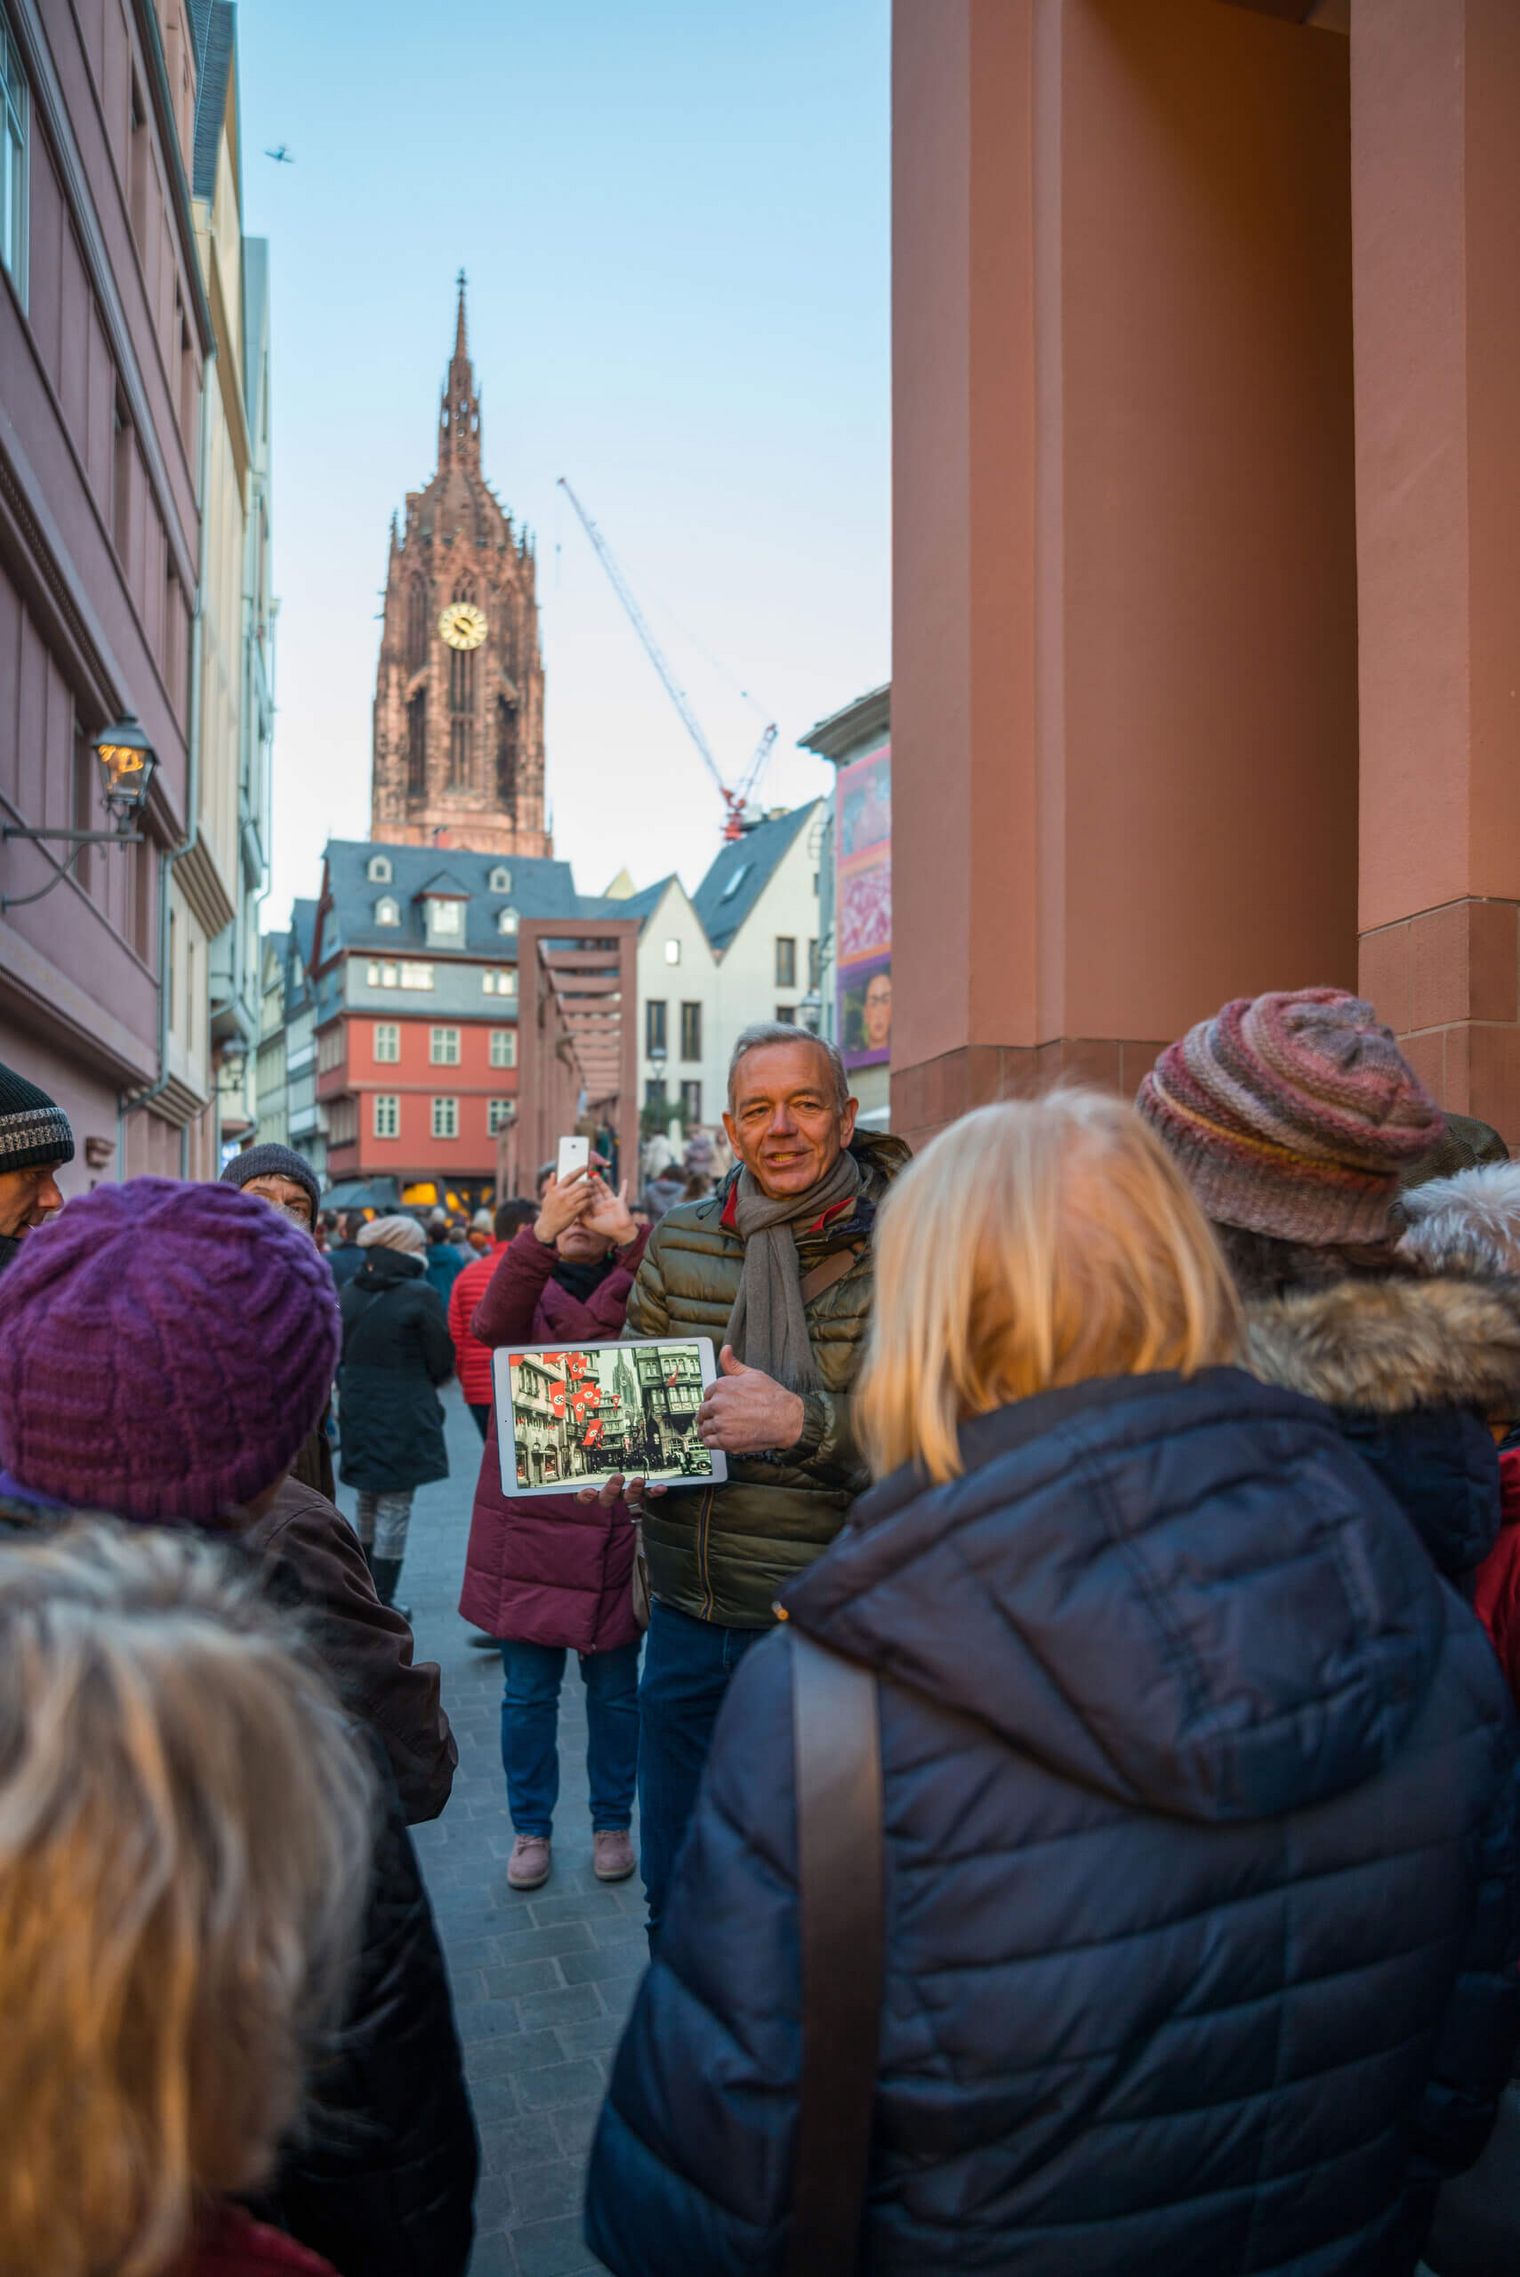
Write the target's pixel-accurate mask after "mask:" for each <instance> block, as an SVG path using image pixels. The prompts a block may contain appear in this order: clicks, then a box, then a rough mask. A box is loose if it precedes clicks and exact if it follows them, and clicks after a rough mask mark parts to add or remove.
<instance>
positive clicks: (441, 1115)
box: [433, 1099, 459, 1138]
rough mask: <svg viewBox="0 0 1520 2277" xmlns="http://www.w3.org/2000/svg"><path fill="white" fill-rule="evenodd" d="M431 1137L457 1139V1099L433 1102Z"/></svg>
mask: <svg viewBox="0 0 1520 2277" xmlns="http://www.w3.org/2000/svg"><path fill="white" fill-rule="evenodd" d="M433 1136H434V1138H458V1136H459V1101H458V1100H457V1099H435V1100H434V1101H433Z"/></svg>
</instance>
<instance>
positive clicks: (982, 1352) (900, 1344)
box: [860, 1091, 1240, 1480]
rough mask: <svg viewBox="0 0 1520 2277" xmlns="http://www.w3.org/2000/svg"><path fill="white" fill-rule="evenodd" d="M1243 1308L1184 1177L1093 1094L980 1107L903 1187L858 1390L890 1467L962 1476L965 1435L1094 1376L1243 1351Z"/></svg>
mask: <svg viewBox="0 0 1520 2277" xmlns="http://www.w3.org/2000/svg"><path fill="white" fill-rule="evenodd" d="M1239 1341H1240V1314H1239V1307H1238V1302H1237V1299H1236V1296H1235V1291H1234V1288H1233V1286H1232V1284H1231V1282H1230V1278H1229V1275H1228V1274H1227V1272H1226V1270H1225V1267H1224V1262H1223V1260H1222V1258H1221V1257H1220V1254H1219V1251H1218V1248H1217V1246H1216V1244H1215V1242H1214V1239H1213V1236H1212V1235H1211V1233H1210V1232H1209V1229H1208V1226H1207V1224H1206V1223H1205V1221H1204V1218H1203V1216H1202V1213H1201V1212H1200V1210H1199V1208H1198V1205H1197V1203H1196V1202H1195V1201H1194V1200H1193V1198H1192V1195H1191V1194H1190V1193H1189V1192H1188V1189H1187V1185H1186V1183H1185V1182H1184V1180H1183V1178H1182V1176H1181V1173H1180V1172H1179V1171H1178V1170H1177V1168H1176V1167H1175V1165H1174V1164H1173V1162H1172V1160H1171V1157H1170V1156H1169V1155H1168V1154H1167V1152H1166V1150H1165V1148H1164V1147H1163V1146H1162V1145H1161V1144H1160V1143H1159V1141H1158V1140H1157V1139H1156V1138H1155V1137H1154V1136H1153V1135H1152V1133H1151V1132H1150V1131H1149V1130H1147V1128H1146V1126H1145V1125H1144V1123H1142V1122H1141V1120H1140V1118H1139V1116H1138V1115H1137V1114H1135V1112H1134V1111H1133V1109H1132V1108H1129V1107H1126V1106H1124V1105H1123V1104H1122V1103H1121V1102H1120V1101H1119V1100H1117V1099H1112V1098H1109V1097H1107V1096H1106V1095H1104V1094H1101V1093H1098V1092H1092V1091H1057V1092H1052V1093H1051V1094H1050V1095H1049V1096H1048V1097H1046V1098H1043V1099H1032V1100H1019V1101H1012V1102H1009V1103H1007V1104H1005V1105H1003V1106H996V1107H979V1108H978V1109H977V1110H976V1112H975V1113H974V1114H970V1115H966V1116H963V1117H962V1119H961V1120H960V1122H958V1123H953V1124H952V1125H951V1126H950V1128H949V1129H948V1130H946V1131H942V1132H941V1133H940V1135H939V1137H938V1138H936V1139H935V1140H934V1141H933V1143H932V1144H931V1145H930V1146H928V1147H926V1148H925V1150H924V1152H923V1153H922V1154H921V1155H920V1156H919V1157H918V1159H917V1160H916V1161H915V1162H914V1163H913V1164H912V1165H911V1166H910V1167H909V1169H908V1170H907V1171H906V1172H905V1173H904V1175H903V1176H902V1177H901V1178H900V1179H899V1180H898V1181H897V1183H896V1185H895V1186H894V1187H893V1189H892V1192H891V1194H890V1196H889V1197H888V1200H887V1202H886V1205H885V1207H884V1209H883V1212H882V1217H881V1221H880V1225H879V1228H878V1232H877V1239H876V1293H875V1298H874V1302H873V1306H872V1320H871V1331H870V1340H869V1346H868V1351H867V1357H866V1364H865V1370H864V1373H863V1377H862V1382H861V1390H860V1411H861V1417H862V1426H863V1432H864V1440H865V1445H866V1448H867V1451H868V1453H869V1455H870V1458H871V1463H872V1467H873V1468H874V1469H875V1471H876V1472H877V1474H878V1476H880V1475H881V1474H883V1473H885V1472H887V1471H890V1470H895V1469H896V1468H897V1466H898V1465H899V1464H900V1463H907V1462H914V1463H917V1464H918V1465H919V1466H920V1467H921V1468H922V1469H923V1470H924V1471H925V1472H927V1474H928V1476H929V1477H930V1478H932V1479H937V1480H943V1479H949V1478H954V1477H957V1476H958V1475H959V1473H960V1471H961V1468H962V1464H961V1456H960V1450H959V1447H958V1444H957V1426H958V1425H959V1424H960V1423H961V1422H962V1421H963V1420H964V1419H965V1418H966V1417H968V1416H972V1415H982V1414H985V1413H987V1411H988V1410H989V1409H992V1408H995V1407H1002V1406H1005V1405H1007V1404H1008V1403H1009V1402H1010V1401H1012V1400H1018V1399H1027V1398H1028V1397H1029V1396H1030V1394H1031V1393H1033V1392H1041V1391H1050V1390H1053V1389H1055V1388H1056V1387H1058V1386H1060V1385H1063V1384H1078V1383H1084V1382H1086V1381H1087V1380H1088V1378H1090V1377H1094V1376H1139V1375H1146V1374H1148V1373H1150V1372H1151V1371H1152V1370H1154V1369H1160V1368H1176V1369H1178V1370H1180V1371H1181V1373H1182V1374H1183V1375H1192V1374H1193V1373H1194V1372H1195V1371H1196V1370H1197V1369H1199V1368H1205V1367H1209V1366H1211V1365H1214V1364H1217V1363H1220V1362H1228V1361H1231V1360H1233V1359H1234V1358H1235V1356H1236V1353H1237V1351H1238V1349H1239Z"/></svg>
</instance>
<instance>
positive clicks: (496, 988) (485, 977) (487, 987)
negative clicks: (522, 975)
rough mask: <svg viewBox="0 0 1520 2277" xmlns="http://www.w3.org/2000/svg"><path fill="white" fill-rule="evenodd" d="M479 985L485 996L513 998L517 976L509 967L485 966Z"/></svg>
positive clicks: (515, 991)
mask: <svg viewBox="0 0 1520 2277" xmlns="http://www.w3.org/2000/svg"><path fill="white" fill-rule="evenodd" d="M480 985H481V988H482V990H483V991H484V993H485V994H486V995H487V996H515V995H516V994H517V974H516V973H515V972H514V971H513V969H512V967H511V966H510V965H487V967H486V969H485V971H484V972H483V973H482V974H481V976H480Z"/></svg>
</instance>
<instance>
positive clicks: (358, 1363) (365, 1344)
mask: <svg viewBox="0 0 1520 2277" xmlns="http://www.w3.org/2000/svg"><path fill="white" fill-rule="evenodd" d="M359 1242H360V1246H361V1248H362V1249H363V1250H364V1253H365V1257H364V1264H363V1266H362V1268H361V1269H360V1271H359V1272H358V1273H357V1274H356V1275H355V1276H354V1278H353V1280H352V1281H350V1283H349V1284H348V1287H347V1288H346V1289H345V1290H344V1291H343V1295H342V1300H341V1301H342V1308H343V1365H342V1367H341V1369H340V1370H339V1373H338V1395H339V1400H340V1413H341V1428H342V1455H341V1460H340V1464H339V1470H340V1473H341V1476H342V1479H343V1483H344V1485H345V1486H352V1487H357V1489H358V1494H359V1505H358V1526H359V1539H360V1541H361V1542H362V1543H363V1545H364V1553H365V1556H366V1557H367V1558H368V1559H369V1563H370V1570H371V1572H372V1573H373V1574H374V1577H375V1590H376V1594H377V1595H378V1596H379V1599H380V1602H381V1604H382V1605H394V1604H395V1603H396V1586H397V1583H398V1582H399V1581H400V1579H401V1564H402V1560H403V1558H404V1557H405V1556H406V1536H407V1528H408V1527H409V1525H410V1524H411V1517H412V1497H413V1496H414V1495H415V1493H416V1491H417V1489H418V1487H419V1486H427V1485H429V1484H430V1483H431V1482H432V1481H433V1480H434V1479H441V1478H447V1477H448V1475H449V1457H448V1449H447V1447H446V1445H445V1443H444V1435H443V1403H442V1401H441V1400H440V1399H439V1397H438V1387H439V1385H440V1384H445V1383H447V1382H448V1380H449V1378H450V1376H451V1375H452V1374H453V1373H454V1347H453V1344H452V1343H451V1341H450V1338H449V1326H448V1322H447V1320H446V1319H445V1318H444V1311H443V1306H442V1305H441V1304H440V1303H439V1301H438V1297H437V1294H436V1292H435V1291H434V1290H432V1289H430V1288H429V1287H428V1285H427V1281H426V1279H425V1278H424V1275H423V1252H424V1250H425V1249H426V1247H427V1242H426V1237H425V1236H424V1234H423V1231H422V1228H421V1226H420V1225H419V1224H418V1223H417V1220H416V1219H415V1218H409V1217H399V1216H398V1217H386V1218H372V1219H371V1221H370V1223H369V1224H368V1225H367V1226H365V1228H364V1230H363V1232H362V1233H361V1234H360V1236H359ZM397 1610H398V1611H400V1612H402V1613H406V1608H405V1607H404V1606H399V1607H398V1608H397ZM406 1617H407V1618H408V1619H410V1615H409V1614H407V1616H406Z"/></svg>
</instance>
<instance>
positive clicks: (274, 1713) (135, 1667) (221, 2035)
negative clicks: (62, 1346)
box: [0, 1523, 373, 2277]
mask: <svg viewBox="0 0 1520 2277" xmlns="http://www.w3.org/2000/svg"><path fill="white" fill-rule="evenodd" d="M372 1800H373V1788H372V1781H371V1775H370V1772H369V1769H368V1760H367V1757H366V1755H365V1753H364V1749H363V1746H362V1744H361V1743H360V1742H358V1741H357V1740H356V1739H355V1738H354V1736H353V1735H352V1733H351V1731H350V1727H349V1725H348V1724H347V1722H346V1721H345V1719H344V1717H343V1716H342V1715H341V1713H340V1711H339V1709H338V1706H337V1703H336V1701H335V1699H334V1696H333V1694H332V1693H331V1691H330V1690H329V1688H328V1686H327V1684H326V1682H325V1680H324V1679H323V1677H322V1676H321V1675H320V1674H319V1673H318V1671H317V1668H316V1666H315V1664H314V1663H313V1661H312V1660H311V1659H310V1658H309V1657H308V1655H307V1653H306V1652H305V1650H304V1648H303V1647H302V1646H301V1645H300V1643H299V1640H298V1638H297V1637H296V1635H295V1633H294V1632H293V1631H291V1630H290V1629H289V1628H288V1626H287V1625H286V1624H285V1623H284V1622H281V1621H278V1620H277V1619H276V1617H275V1615H274V1614H273V1613H272V1612H271V1611H270V1610H268V1609H267V1607H266V1605H265V1604H264V1603H263V1601H262V1600H261V1598H260V1595H259V1592H258V1586H257V1582H256V1580H255V1579H254V1578H253V1577H252V1569H251V1567H250V1568H233V1567H230V1566H229V1564H228V1562H227V1553H226V1552H225V1550H223V1549H221V1548H220V1547H218V1546H216V1545H214V1544H212V1543H210V1542H207V1541H205V1540H203V1539H200V1538H197V1537H195V1536H193V1535H190V1534H188V1533H184V1534H174V1533H170V1532H168V1531H166V1530H161V1529H153V1530H151V1531H148V1530H142V1529H138V1530H136V1531H134V1532H131V1533H128V1532H126V1531H124V1530H118V1529H115V1528H112V1527H108V1526H105V1525H103V1524H90V1523H85V1524H77V1525H73V1526H70V1527H68V1528H66V1529H65V1530H64V1531H63V1532H61V1533H58V1534H54V1535H52V1536H51V1537H48V1538H46V1539H45V1540H43V1541H41V1542H40V1543H33V1544H25V1543H22V1542H20V1541H18V1540H15V1539H12V1540H9V1541H7V1542H5V1543H4V1544H3V1545H0V1986H3V1991H0V2014H3V2016H4V2019H5V2023H4V2029H3V2031H0V2146H3V2147H0V2269H4V2270H5V2271H7V2272H8V2273H11V2277H170V2273H172V2277H265V2273H266V2272H268V2273H269V2277H276V2273H279V2272H288V2273H289V2277H297V2273H302V2277H330V2264H329V2263H328V2262H326V2261H324V2260H321V2259H319V2258H318V2257H317V2256H316V2255H315V2254H311V2253H308V2252H307V2251H306V2250H305V2249H304V2248H303V2247H301V2246H298V2245H295V2244H294V2243H293V2242H292V2241H291V2240H290V2239H288V2238H285V2237H283V2236H281V2235H279V2234H278V2233H277V2232H275V2231H273V2230H270V2229H267V2228H265V2227H263V2226H262V2225H260V2224H258V2223H255V2222H253V2221H251V2220H250V2219H249V2217H248V2216H247V2215H246V2214H244V2213H242V2212H241V2211H240V2210H238V2209H236V2208H235V2207H234V2206H233V2205H232V2204H231V2203H230V2201H231V2200H232V2199H233V2198H234V2197H235V2196H239V2195H242V2194H245V2193H247V2192H250V2191H255V2190H257V2189H258V2187H259V2186H260V2185H261V2184H262V2183H264V2182H265V2181H267V2180H268V2178H269V2176H270V2174H271V2172H272V2170H273V2167H274V2163H275V2153H276V2149H277V2146H278V2145H279V2143H280V2141H281V2138H282V2137H283V2136H285V2135H286V2134H287V2133H288V2132H289V2130H290V2129H291V2128H292V2126H293V2124H294V2123H295V2122H296V2120H297V2119H298V2116H299V2113H300V2109H301V2103H302V2097H303V2087H304V2079H305V2070H306V2065H307V2061H308V2057H309V2056H310V2055H311V2054H312V2052H313V2048H314V2044H315V2040H316V2037H317V2035H318V2033H319V2032H320V2031H321V2030H322V2029H323V2027H324V2026H325V2025H326V2024H327V2023H328V2022H329V2021H330V2020H331V2018H332V2017H333V2015H334V2014H335V2002H336V2001H337V1999H338V1996H339V1995H340V1994H341V1992H342V1989H343V1985H344V1982H345V1978H346V1975H347V1971H348V1968H349V1965H350V1961H351V1957H352V1954H353V1949H354V1943H355V1936H356V1931H357V1927H358V1919H359V1914H360V1911H361V1908H362V1905H363V1900H364V1890H365V1882H366V1877H367V1871H368V1864H369V1856H370V1848H371V1840H372V1837H371V1824H370V1821H371V1808H372ZM345 2277H363V2273H362V2272H361V2271H358V2270H353V2271H350V2272H347V2273H345Z"/></svg>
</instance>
